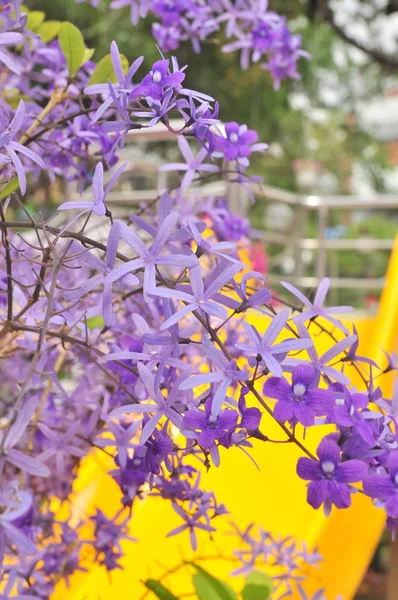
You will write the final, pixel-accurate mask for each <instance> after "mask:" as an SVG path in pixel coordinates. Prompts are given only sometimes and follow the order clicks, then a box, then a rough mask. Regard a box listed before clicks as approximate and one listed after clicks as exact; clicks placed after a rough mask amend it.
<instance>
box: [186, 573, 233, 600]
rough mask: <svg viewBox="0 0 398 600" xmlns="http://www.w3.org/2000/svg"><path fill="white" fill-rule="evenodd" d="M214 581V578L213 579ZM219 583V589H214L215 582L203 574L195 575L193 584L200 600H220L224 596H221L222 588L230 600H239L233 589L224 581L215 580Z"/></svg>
mask: <svg viewBox="0 0 398 600" xmlns="http://www.w3.org/2000/svg"><path fill="white" fill-rule="evenodd" d="M213 579H214V578H213ZM215 581H217V582H218V589H217V590H216V589H215V588H214V585H213V582H211V581H210V580H209V579H208V578H206V577H205V576H204V575H203V574H202V573H195V575H194V576H193V577H192V582H193V585H194V587H195V591H196V593H197V595H198V599H199V600H220V599H221V598H223V596H220V594H219V591H220V589H221V588H220V586H221V587H223V588H224V592H225V593H226V594H227V596H225V597H226V598H228V600H237V597H236V594H235V592H234V591H233V589H232V588H230V587H229V585H227V584H226V583H224V582H223V581H220V580H219V579H215Z"/></svg>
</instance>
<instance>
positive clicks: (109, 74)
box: [88, 54, 129, 85]
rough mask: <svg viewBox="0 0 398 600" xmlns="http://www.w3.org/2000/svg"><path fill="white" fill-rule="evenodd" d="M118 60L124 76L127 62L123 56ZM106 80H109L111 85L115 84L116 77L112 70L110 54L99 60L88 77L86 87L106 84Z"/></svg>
mask: <svg viewBox="0 0 398 600" xmlns="http://www.w3.org/2000/svg"><path fill="white" fill-rule="evenodd" d="M120 59H121V62H122V67H123V72H124V74H126V73H127V71H128V68H129V62H128V60H127V58H126V57H125V56H123V55H121V56H120ZM108 80H110V81H111V83H116V75H115V73H114V70H113V65H112V57H111V55H110V54H107V55H106V56H104V58H101V60H100V61H99V63H98V64H97V66H96V67H95V69H94V72H93V74H92V75H91V77H90V80H89V82H88V85H94V84H97V83H108Z"/></svg>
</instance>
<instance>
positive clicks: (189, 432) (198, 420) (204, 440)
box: [183, 398, 238, 450]
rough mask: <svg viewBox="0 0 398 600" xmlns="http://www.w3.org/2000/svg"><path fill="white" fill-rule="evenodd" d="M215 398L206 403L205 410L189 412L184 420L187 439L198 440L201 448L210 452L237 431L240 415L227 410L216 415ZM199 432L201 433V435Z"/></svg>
mask: <svg viewBox="0 0 398 600" xmlns="http://www.w3.org/2000/svg"><path fill="white" fill-rule="evenodd" d="M212 403H213V398H209V399H208V400H206V403H205V410H188V411H187V412H186V413H185V415H184V419H183V432H184V435H186V436H187V437H193V438H194V439H197V440H198V444H199V446H201V447H202V448H205V449H206V450H209V449H210V448H211V447H212V446H213V445H214V444H215V442H216V441H217V440H219V439H220V438H221V437H223V436H224V435H225V434H226V433H228V432H229V431H230V430H233V429H235V427H236V424H237V422H238V413H237V412H236V411H235V410H229V409H225V410H222V411H220V412H219V413H218V414H217V415H215V414H214V413H213V411H212ZM197 432H200V433H199V435H198V433H197Z"/></svg>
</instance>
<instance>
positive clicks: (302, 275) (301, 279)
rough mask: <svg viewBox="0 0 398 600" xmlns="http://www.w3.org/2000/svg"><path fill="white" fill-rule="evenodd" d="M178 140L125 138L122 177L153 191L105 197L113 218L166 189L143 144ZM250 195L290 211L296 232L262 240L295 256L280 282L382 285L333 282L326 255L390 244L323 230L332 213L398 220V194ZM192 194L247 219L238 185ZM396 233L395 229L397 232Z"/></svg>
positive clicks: (144, 134) (176, 125)
mask: <svg viewBox="0 0 398 600" xmlns="http://www.w3.org/2000/svg"><path fill="white" fill-rule="evenodd" d="M183 125H184V122H183V120H176V121H174V122H172V123H171V126H172V128H173V129H174V130H176V131H178V130H179V129H181V128H182V127H183ZM176 141H177V138H176V136H175V135H174V134H173V133H171V132H170V131H168V130H167V129H166V127H165V126H164V125H162V124H161V123H158V124H157V125H155V126H154V127H152V128H150V129H141V130H132V131H130V132H129V133H128V135H127V137H126V139H125V148H124V150H123V151H122V152H119V156H120V158H121V160H122V161H123V160H125V161H127V162H128V164H129V166H128V169H127V170H126V174H127V175H128V176H129V177H134V175H141V176H143V175H144V176H150V177H152V179H153V180H154V184H155V187H154V189H149V190H131V191H114V192H111V193H110V194H109V195H108V198H107V204H108V205H110V206H112V212H113V213H114V214H115V216H118V214H122V213H125V207H126V204H129V205H132V204H139V203H141V202H146V201H151V200H153V199H155V198H156V197H157V196H159V194H161V193H162V192H164V191H166V190H167V189H168V177H167V173H166V172H163V171H160V170H159V167H160V166H161V165H162V164H163V161H162V160H161V159H160V157H159V155H158V154H156V153H153V152H149V151H148V150H145V151H142V150H141V151H140V150H139V148H140V146H141V147H142V143H146V144H147V143H150V142H169V143H176ZM250 187H251V192H252V194H253V195H254V196H255V197H256V198H257V200H259V201H261V200H264V201H265V202H270V201H271V202H277V203H281V204H286V205H288V206H290V207H291V208H292V209H293V218H294V227H293V230H292V232H288V233H281V232H277V231H264V241H265V242H269V243H277V244H282V245H285V246H286V247H289V248H290V251H291V254H292V256H294V262H295V264H294V273H293V274H291V275H286V276H284V279H286V280H287V281H290V282H291V283H294V284H296V285H300V286H302V287H315V286H317V285H318V284H319V282H320V281H321V279H323V278H324V277H326V276H328V275H331V277H330V278H331V282H332V285H333V287H335V288H345V289H353V288H359V289H363V290H365V289H368V290H380V289H382V288H383V285H384V278H364V277H358V278H349V277H338V276H337V277H336V276H333V273H332V274H331V273H329V272H328V271H329V269H328V260H327V259H328V254H327V253H328V251H330V250H334V251H341V250H356V251H360V252H372V251H375V250H391V249H392V247H393V243H394V240H393V239H373V238H371V237H362V238H357V239H347V238H342V239H328V237H327V230H328V227H329V219H330V212H331V211H332V210H336V209H338V210H351V211H355V210H361V211H363V210H369V209H372V210H382V209H390V210H391V209H397V219H398V195H394V194H367V195H359V196H358V195H352V196H351V195H350V196H342V195H335V196H327V195H325V196H323V195H316V194H297V193H292V192H288V191H285V190H282V189H279V188H274V187H272V186H268V185H261V186H259V185H258V184H255V185H252V186H250ZM194 189H195V192H196V193H197V192H198V191H200V194H201V196H203V197H205V198H206V197H216V198H218V197H226V198H227V199H228V202H229V206H230V208H231V210H232V211H233V212H235V213H237V214H240V215H245V214H247V212H248V209H249V206H250V199H249V194H248V192H247V191H246V190H245V189H244V188H243V187H242V186H241V185H239V184H236V183H231V182H230V181H228V180H227V179H220V180H218V181H216V182H214V183H211V184H204V185H201V186H200V187H199V188H198V187H195V188H194ZM192 193H193V190H192V189H190V190H187V191H186V192H184V195H186V196H187V197H189V196H191V195H192ZM67 195H68V199H69V200H73V199H77V198H80V195H78V194H77V193H75V192H74V191H73V190H72V189H71V188H70V187H69V189H68V191H67ZM83 197H87V198H90V199H91V194H90V192H86V193H85V194H84V195H83ZM311 212H316V213H317V232H318V237H317V238H306V237H305V236H306V224H307V220H308V216H309V213H311ZM397 229H398V227H397ZM305 250H312V251H316V252H317V256H316V265H315V274H314V275H312V276H308V274H307V267H306V264H305V261H303V251H305ZM269 280H270V281H271V282H272V281H279V280H280V276H279V275H277V276H276V275H275V276H273V275H270V276H269Z"/></svg>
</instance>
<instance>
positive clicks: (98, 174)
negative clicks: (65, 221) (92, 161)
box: [58, 162, 127, 217]
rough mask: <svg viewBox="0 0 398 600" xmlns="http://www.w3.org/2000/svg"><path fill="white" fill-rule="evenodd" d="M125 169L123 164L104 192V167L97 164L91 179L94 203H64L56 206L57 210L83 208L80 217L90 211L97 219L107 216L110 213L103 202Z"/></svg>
mask: <svg viewBox="0 0 398 600" xmlns="http://www.w3.org/2000/svg"><path fill="white" fill-rule="evenodd" d="M126 167H127V163H123V164H122V165H121V166H120V167H119V168H118V170H117V171H116V173H115V174H114V175H113V176H112V178H111V179H110V181H109V183H108V185H107V186H106V188H105V190H104V167H103V165H102V163H101V162H99V163H98V164H97V166H96V167H95V172H94V177H93V195H94V202H84V201H77V202H64V203H63V204H61V206H58V210H70V209H74V208H83V209H84V211H83V212H82V213H80V214H81V215H82V214H84V213H85V212H87V211H89V210H91V211H92V212H93V213H94V214H95V215H97V216H98V217H102V216H109V215H110V213H109V211H108V209H107V208H106V206H105V200H106V197H107V195H108V194H109V192H110V191H111V189H112V188H113V186H114V185H115V183H116V181H117V180H118V179H119V177H120V176H121V174H122V173H123V171H124V169H125V168H126Z"/></svg>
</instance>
